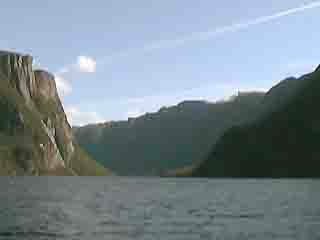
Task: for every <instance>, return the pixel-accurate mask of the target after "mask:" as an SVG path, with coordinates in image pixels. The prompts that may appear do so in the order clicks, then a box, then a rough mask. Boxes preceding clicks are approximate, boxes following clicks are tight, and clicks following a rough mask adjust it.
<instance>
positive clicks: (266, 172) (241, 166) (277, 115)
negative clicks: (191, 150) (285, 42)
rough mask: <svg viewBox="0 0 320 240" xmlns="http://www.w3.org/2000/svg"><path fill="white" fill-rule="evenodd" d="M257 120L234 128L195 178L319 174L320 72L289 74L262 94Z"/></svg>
mask: <svg viewBox="0 0 320 240" xmlns="http://www.w3.org/2000/svg"><path fill="white" fill-rule="evenodd" d="M264 102H265V103H267V104H269V105H268V106H269V107H268V108H267V109H268V110H267V111H264V114H263V115H262V117H260V118H259V119H258V120H257V121H255V122H253V123H251V124H247V125H242V126H236V127H232V128H231V129H229V130H228V131H226V132H225V133H224V135H223V136H222V137H221V138H220V139H219V141H218V142H217V143H216V144H215V145H214V147H213V149H212V151H211V153H210V154H209V155H208V157H207V158H206V160H205V161H203V162H202V163H201V164H199V165H198V166H197V167H196V168H195V169H192V174H191V175H193V176H196V177H320V145H319V139H320V112H319V110H318V108H319V103H320V71H319V70H318V69H317V70H316V71H315V72H313V73H311V74H307V75H304V76H302V77H301V78H299V79H291V80H290V79H289V80H288V81H287V82H281V83H280V84H279V85H277V86H275V87H274V88H273V89H271V90H270V91H269V93H268V94H267V95H266V97H265V99H264Z"/></svg>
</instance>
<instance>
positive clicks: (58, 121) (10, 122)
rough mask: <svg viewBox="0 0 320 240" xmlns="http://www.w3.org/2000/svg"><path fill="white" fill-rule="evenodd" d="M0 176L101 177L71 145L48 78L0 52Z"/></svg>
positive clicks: (15, 56)
mask: <svg viewBox="0 0 320 240" xmlns="http://www.w3.org/2000/svg"><path fill="white" fill-rule="evenodd" d="M0 114H1V118H0V175H106V174H108V173H109V172H108V171H107V170H106V169H105V168H103V167H102V166H100V165H99V164H97V163H96V162H95V161H94V160H92V159H90V157H89V156H88V155H87V154H86V153H85V152H84V151H82V150H81V149H80V147H79V146H78V145H77V144H76V143H74V141H73V137H72V131H71V127H70V125H69V123H68V121H67V117H66V115H65V112H64V110H63V107H62V104H61V102H60V99H59V96H58V93H57V88H56V84H55V80H54V76H53V75H52V74H50V73H48V72H46V71H42V70H37V71H33V69H32V57H31V56H28V55H27V56H23V55H20V54H17V53H12V52H4V51H0Z"/></svg>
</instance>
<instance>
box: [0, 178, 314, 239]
mask: <svg viewBox="0 0 320 240" xmlns="http://www.w3.org/2000/svg"><path fill="white" fill-rule="evenodd" d="M0 180H1V181H0V186H1V190H2V191H1V193H0V204H1V208H0V219H1V224H0V239H1V240H2V239H112V240H113V239H115V240H117V239H119V240H120V239H121V240H127V239H147V240H150V239H165V240H170V239H172V240H176V239H183V240H188V239H259V240H260V239H262V240H263V239H310V240H312V239H320V231H319V229H320V204H319V201H320V191H319V190H320V181H319V180H222V179H220V180H208V179H164V178H161V179H160V178H118V177H112V178H94V177H92V178H81V177H60V178H54V177H38V178H32V177H21V178H14V179H12V178H8V177H1V178H0Z"/></svg>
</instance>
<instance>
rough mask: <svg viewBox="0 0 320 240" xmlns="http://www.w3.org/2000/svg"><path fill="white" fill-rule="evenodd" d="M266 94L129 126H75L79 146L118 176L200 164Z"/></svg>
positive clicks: (178, 109)
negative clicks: (230, 129)
mask: <svg viewBox="0 0 320 240" xmlns="http://www.w3.org/2000/svg"><path fill="white" fill-rule="evenodd" d="M263 96H264V93H261V92H247V93H246V92H239V93H238V95H235V96H233V98H232V99H230V100H228V101H220V102H216V103H209V102H205V101H184V102H181V103H179V104H178V105H176V106H172V107H163V108H161V109H160V110H159V111H158V112H156V113H147V114H144V115H142V116H140V117H138V118H129V119H128V121H118V122H106V123H101V124H90V125H88V126H84V127H74V128H73V132H74V136H75V137H76V139H77V141H78V142H79V144H80V145H81V146H82V147H83V148H84V149H86V151H88V152H89V153H90V154H91V155H92V156H93V157H94V158H95V159H97V161H99V162H100V163H101V164H103V165H105V166H108V167H109V168H110V169H111V170H113V171H114V172H116V173H117V174H120V175H159V174H162V173H164V172H166V171H167V170H170V169H175V168H180V167H185V166H189V165H192V164H195V163H197V162H199V161H200V160H201V159H203V158H204V157H205V156H206V155H207V154H208V153H209V151H210V149H211V146H212V143H214V142H215V141H217V140H218V138H219V137H220V135H222V134H223V132H224V131H225V130H226V129H228V128H230V127H232V126H234V125H238V124H242V123H245V122H247V121H249V120H251V119H254V118H255V113H256V112H257V111H258V108H259V104H260V102H261V101H262V99H263Z"/></svg>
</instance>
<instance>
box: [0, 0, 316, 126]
mask: <svg viewBox="0 0 320 240" xmlns="http://www.w3.org/2000/svg"><path fill="white" fill-rule="evenodd" d="M0 12H1V14H0V28H1V37H0V49H1V50H12V51H17V52H21V53H25V54H31V55H32V56H33V57H34V65H35V67H37V68H42V69H45V70H48V71H50V72H52V73H53V74H54V75H55V77H56V83H57V87H58V91H59V95H60V97H61V99H62V102H63V105H64V108H65V111H66V113H67V116H68V119H69V121H70V122H71V124H72V125H84V124H88V123H97V122H105V121H111V120H126V119H127V118H128V117H137V116H139V115H141V114H144V113H146V112H154V111H157V110H158V109H159V108H160V107H162V106H171V105H175V104H177V103H179V102H181V101H183V100H206V101H217V100H221V99H225V98H227V97H229V96H231V95H233V94H235V93H237V92H238V91H251V90H259V91H266V90H268V89H269V88H271V87H272V86H273V85H275V84H276V83H277V82H279V81H280V80H282V79H284V78H286V77H289V76H299V75H301V74H304V73H307V72H310V71H312V70H313V69H314V68H315V67H316V66H317V65H318V64H320V48H319V47H318V46H319V39H320V32H319V31H318V28H319V22H320V21H319V20H320V14H319V13H320V1H314V0H313V1H312V0H308V1H307V0H305V1H302V0H281V1H279V0H269V1H253V0H242V1H234V0H224V1H212V0H201V1H184V0H162V1H155V0H139V1H129V0H109V1H101V0H91V1H78V0H77V1H76V0H69V1H65V0H63V1H62V0H55V1H38V0H29V1H4V2H3V3H1V9H0Z"/></svg>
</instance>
